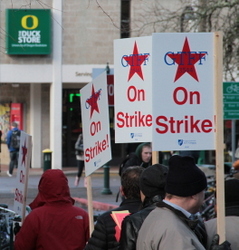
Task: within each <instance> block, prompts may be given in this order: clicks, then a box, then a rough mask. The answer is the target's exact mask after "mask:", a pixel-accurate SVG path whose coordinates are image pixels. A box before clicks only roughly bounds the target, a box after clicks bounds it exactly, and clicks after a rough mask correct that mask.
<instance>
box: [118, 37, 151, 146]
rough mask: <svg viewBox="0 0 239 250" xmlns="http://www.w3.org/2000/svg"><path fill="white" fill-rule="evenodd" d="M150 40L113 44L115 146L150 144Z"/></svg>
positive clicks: (137, 39) (144, 38)
mask: <svg viewBox="0 0 239 250" xmlns="http://www.w3.org/2000/svg"><path fill="white" fill-rule="evenodd" d="M151 56H152V37H136V38H128V39H119V40H115V41H114V98H115V99H114V106H115V107H114V108H115V142H116V143H125V142H147V141H149V142H151V140H152V57H151Z"/></svg>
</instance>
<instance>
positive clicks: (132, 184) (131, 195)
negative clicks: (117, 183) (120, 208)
mask: <svg viewBox="0 0 239 250" xmlns="http://www.w3.org/2000/svg"><path fill="white" fill-rule="evenodd" d="M143 170H144V169H143V168H142V167H139V166H133V167H128V168H127V169H126V170H125V171H124V172H123V173H122V175H121V186H122V190H123V192H124V196H125V197H126V198H127V199H138V198H139V199H140V188H139V179H140V175H141V174H142V172H143Z"/></svg>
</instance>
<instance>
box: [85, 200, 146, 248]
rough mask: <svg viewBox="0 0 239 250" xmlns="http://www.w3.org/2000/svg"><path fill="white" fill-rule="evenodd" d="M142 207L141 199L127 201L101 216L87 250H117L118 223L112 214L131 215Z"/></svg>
mask: <svg viewBox="0 0 239 250" xmlns="http://www.w3.org/2000/svg"><path fill="white" fill-rule="evenodd" d="M140 205H141V201H140V199H125V200H124V201H123V202H122V203H121V204H120V206H119V207H118V208H116V209H113V210H111V211H107V212H105V213H104V214H102V215H101V216H99V218H98V219H97V222H96V225H95V228H94V231H93V233H92V235H91V237H90V239H89V242H88V244H87V245H86V247H85V250H117V249H118V246H119V242H118V240H117V236H116V234H117V231H116V223H115V221H114V220H113V219H112V217H111V215H112V212H113V211H123V210H128V211H129V213H130V214H131V213H135V212H137V211H138V210H139V208H140Z"/></svg>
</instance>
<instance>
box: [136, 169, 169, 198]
mask: <svg viewBox="0 0 239 250" xmlns="http://www.w3.org/2000/svg"><path fill="white" fill-rule="evenodd" d="M167 173H168V167H166V166H164V165H161V164H154V165H153V166H150V167H148V168H146V169H145V170H144V171H143V173H142V174H141V176H140V180H139V187H140V190H141V191H142V193H143V194H144V195H145V196H146V197H148V198H152V197H154V196H155V195H164V194H165V190H164V187H165V183H166V176H167Z"/></svg>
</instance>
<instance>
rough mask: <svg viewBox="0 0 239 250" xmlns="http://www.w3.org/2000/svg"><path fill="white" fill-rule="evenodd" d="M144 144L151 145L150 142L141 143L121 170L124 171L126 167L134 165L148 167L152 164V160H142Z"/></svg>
mask: <svg viewBox="0 0 239 250" xmlns="http://www.w3.org/2000/svg"><path fill="white" fill-rule="evenodd" d="M144 146H149V147H151V144H150V143H149V142H145V143H141V144H140V145H139V146H138V147H137V148H136V150H135V153H131V154H130V156H129V159H128V161H127V162H126V163H125V164H124V167H123V169H122V170H121V172H123V171H124V170H125V169H126V168H128V167H132V166H140V167H143V168H147V167H149V166H151V165H152V161H150V162H143V160H142V156H141V153H142V150H143V147H144Z"/></svg>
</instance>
